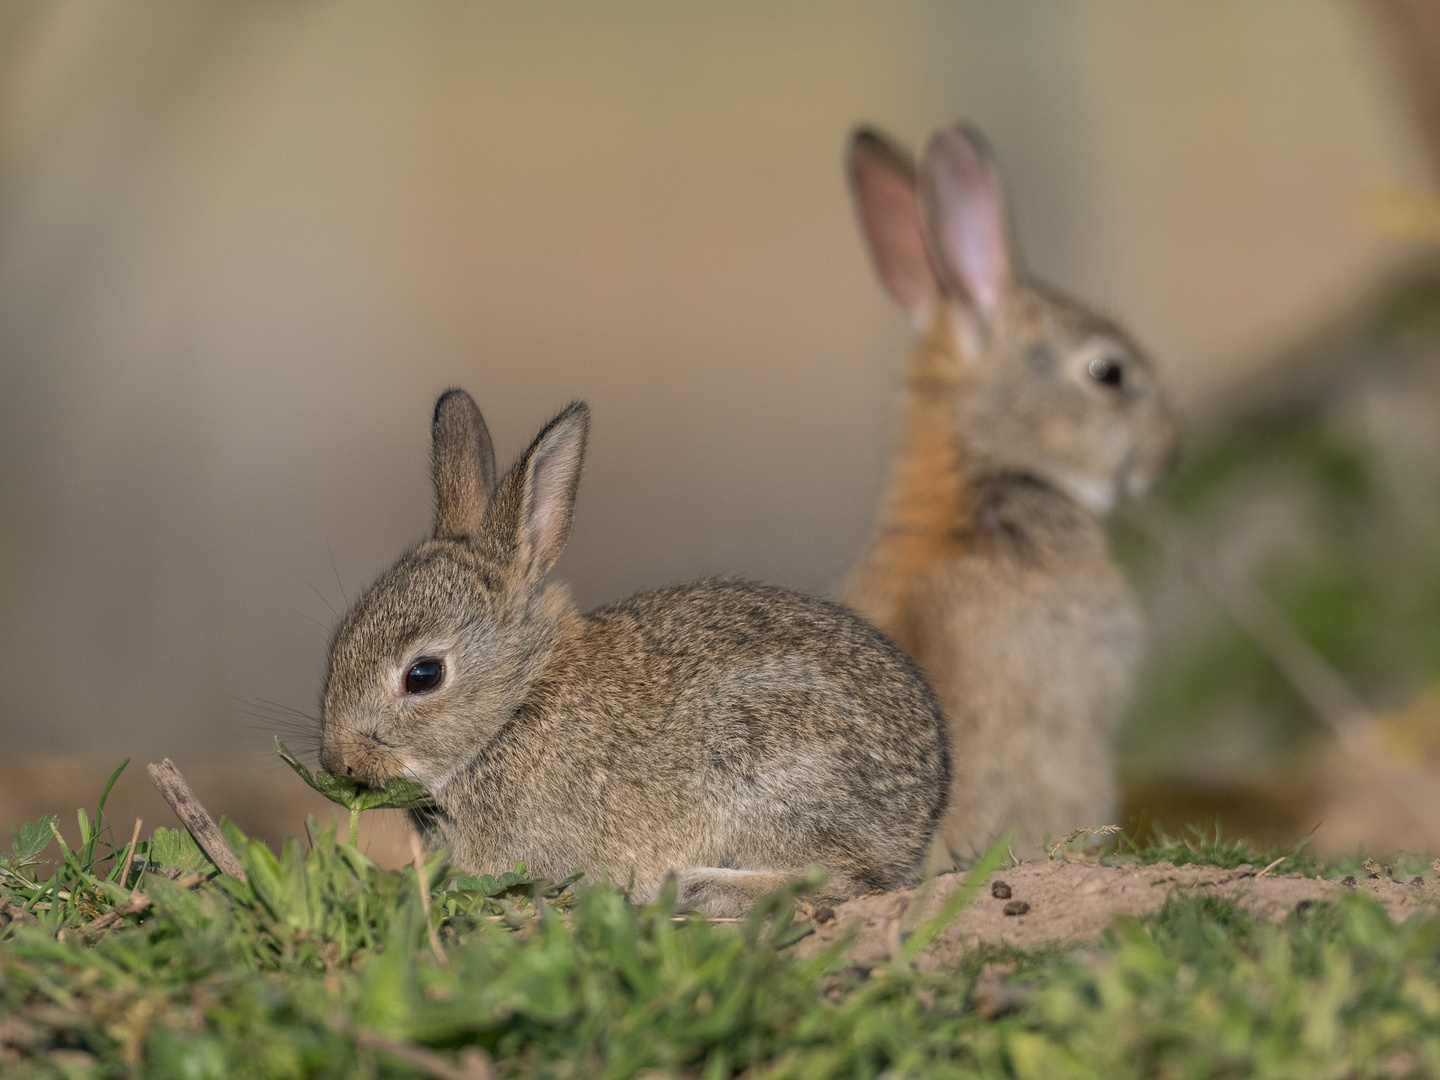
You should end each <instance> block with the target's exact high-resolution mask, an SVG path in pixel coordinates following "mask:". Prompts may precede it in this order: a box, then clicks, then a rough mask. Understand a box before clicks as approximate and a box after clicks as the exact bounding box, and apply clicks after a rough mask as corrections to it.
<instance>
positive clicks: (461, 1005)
mask: <svg viewBox="0 0 1440 1080" xmlns="http://www.w3.org/2000/svg"><path fill="white" fill-rule="evenodd" d="M80 825H81V835H82V842H81V844H80V846H79V847H78V848H69V847H66V848H64V849H63V850H62V849H61V848H60V847H59V846H58V845H59V841H58V833H57V832H56V831H55V830H54V829H53V828H52V821H51V820H50V819H47V820H44V821H42V822H39V823H36V824H33V825H30V826H26V827H25V828H24V829H22V830H21V831H20V833H19V835H18V836H17V837H16V838H15V841H14V845H13V848H12V851H11V853H10V854H9V855H7V856H0V903H6V904H9V905H14V907H21V908H24V909H25V910H26V911H27V912H29V913H31V915H32V916H33V919H34V921H30V919H29V918H28V917H22V918H21V919H18V920H15V921H12V922H11V923H10V924H9V925H8V927H7V928H6V929H4V930H0V1046H3V1050H0V1055H3V1056H0V1074H3V1075H4V1076H6V1077H11V1076H14V1077H30V1076H36V1077H40V1076H44V1077H69V1076H154V1077H176V1078H186V1080H200V1078H205V1077H247V1076H256V1077H312V1076H313V1077H356V1076H360V1077H367V1076H369V1077H401V1076H407V1077H420V1076H438V1075H460V1074H459V1073H458V1072H457V1071H456V1070H457V1069H458V1066H457V1064H456V1062H458V1061H460V1060H461V1055H462V1053H463V1052H465V1049H466V1048H468V1047H479V1048H482V1049H483V1050H484V1052H485V1054H487V1055H488V1056H489V1057H490V1058H491V1059H492V1060H493V1068H494V1070H495V1074H496V1075H498V1076H525V1077H531V1076H534V1077H575V1078H581V1077H584V1078H607V1077H614V1078H621V1077H636V1076H677V1077H697V1078H703V1080H715V1078H722V1077H735V1076H741V1075H743V1076H745V1077H748V1078H762V1077H764V1078H781V1077H787V1078H796V1080H801V1078H803V1080H811V1078H815V1080H819V1078H826V1077H864V1078H877V1080H878V1078H880V1077H886V1078H891V1080H899V1078H901V1077H1015V1078H1020V1080H1032V1078H1033V1080H1063V1078H1066V1077H1085V1078H1089V1077H1095V1078H1101V1077H1103V1078H1105V1080H1114V1078H1124V1077H1137V1078H1138V1077H1176V1078H1181V1077H1231V1076H1233V1077H1242V1076H1245V1077H1249V1076H1261V1077H1296V1078H1305V1080H1309V1078H1311V1077H1332V1076H1333V1077H1341V1076H1343V1077H1350V1076H1354V1077H1370V1076H1375V1077H1380V1076H1411V1075H1413V1076H1424V1075H1435V1074H1437V1073H1440V978H1437V976H1440V963H1437V957H1440V919H1437V918H1422V917H1416V918H1413V919H1411V920H1410V921H1409V922H1407V923H1405V924H1403V925H1396V924H1394V923H1392V922H1391V921H1390V920H1389V918H1388V917H1387V916H1386V915H1385V913H1384V912H1383V910H1381V909H1380V908H1379V907H1378V906H1376V905H1375V904H1373V903H1372V902H1370V901H1369V900H1367V899H1366V898H1365V897H1363V896H1360V895H1354V896H1352V895H1345V896H1342V897H1341V898H1339V899H1337V900H1336V901H1335V902H1334V903H1331V904H1329V905H1319V906H1315V907H1312V908H1309V909H1308V910H1306V911H1303V912H1296V913H1295V914H1292V915H1291V916H1290V917H1289V918H1287V919H1286V920H1285V921H1283V922H1280V923H1275V924H1272V923H1268V922H1263V921H1252V920H1251V919H1250V918H1249V917H1248V916H1247V915H1246V914H1245V913H1244V912H1242V911H1240V910H1239V909H1238V908H1236V907H1235V906H1234V905H1233V904H1229V903H1225V902H1217V901H1215V900H1213V899H1210V900H1205V899H1192V900H1179V899H1177V900H1173V901H1172V902H1171V903H1169V904H1168V905H1167V906H1166V907H1165V908H1164V909H1163V910H1161V911H1160V912H1159V913H1157V914H1156V915H1155V916H1153V917H1150V918H1147V919H1144V920H1122V921H1119V922H1117V923H1116V924H1115V926H1114V927H1113V929H1112V930H1111V931H1110V932H1109V934H1108V935H1107V936H1106V937H1105V938H1104V939H1103V940H1101V941H1100V942H1098V943H1094V944H1093V945H1089V946H1085V947H1083V948H1061V947H1051V948H1047V949H1043V950H1037V951H1033V952H1022V951H1016V950H996V949H977V950H974V951H972V952H970V953H969V954H967V955H966V956H965V957H963V958H962V959H961V960H960V961H959V962H958V963H956V964H953V965H947V966H941V967H938V968H936V967H931V966H929V965H927V964H925V963H923V962H922V963H919V964H916V963H913V962H910V961H909V959H908V953H913V952H915V951H917V950H914V949H911V950H908V951H907V956H906V957H902V959H901V960H897V961H894V962H891V963H889V964H885V965H881V966H879V967H875V968H862V967H857V966H854V965H852V964H849V963H848V962H847V961H846V959H845V957H844V956H843V955H841V954H839V953H838V952H836V953H831V954H827V955H823V956H820V957H818V958H814V959H811V960H807V961H802V960H799V959H797V958H796V956H795V955H794V953H793V951H792V950H790V949H788V945H789V944H791V943H792V942H793V941H794V940H796V939H797V938H798V937H800V936H802V935H804V934H805V933H807V932H808V930H809V925H808V923H806V922H805V921H804V920H803V919H801V918H800V917H799V916H798V914H797V905H796V903H795V900H794V896H793V895H792V894H790V893H780V894H776V895H774V896H772V897H770V898H769V899H768V900H767V901H766V902H765V903H764V904H763V906H762V908H761V909H760V910H758V911H757V912H756V913H755V914H754V915H753V916H752V917H751V918H750V919H748V920H746V921H744V922H740V923H711V922H707V921H706V920H704V919H701V918H698V917H687V916H683V915H677V914H676V912H675V910H674V902H673V897H671V896H663V897H661V898H660V899H659V900H658V901H657V902H655V903H652V904H649V905H647V906H644V907H638V906H635V905H632V904H631V903H629V902H628V900H627V899H626V897H625V895H624V894H623V891H621V890H618V889H616V888H613V887H608V886H597V887H593V888H583V889H582V888H574V887H573V883H566V882H555V883H552V882H546V881H536V880H533V879H531V878H530V877H528V876H527V875H526V874H525V873H524V871H523V868H520V869H519V871H518V872H517V873H515V874H507V875H505V876H504V877H502V878H501V879H498V880H496V879H491V878H483V879H475V878H473V877H466V876H463V875H458V874H456V873H455V872H453V871H451V870H450V869H448V868H446V867H444V866H443V865H441V864H440V863H439V862H438V861H436V860H432V862H431V863H430V864H429V865H428V866H427V867H426V868H425V874H426V877H427V881H428V884H429V887H430V890H431V892H432V894H433V903H432V908H431V914H430V920H431V923H432V925H433V926H434V927H436V928H437V929H438V930H439V936H440V941H441V948H442V949H443V956H444V962H443V963H442V962H441V960H440V959H438V958H437V955H436V953H435V951H434V950H433V948H432V946H431V944H430V939H429V932H428V929H427V926H426V916H425V914H424V911H423V907H422V902H421V894H420V889H419V882H418V881H417V878H416V872H415V870H414V869H409V868H407V869H405V870H400V871H387V870H381V869H379V868H378V867H376V866H375V865H373V864H372V863H371V862H370V861H369V860H368V859H367V858H366V857H365V856H364V855H363V854H362V853H361V852H360V851H358V850H357V849H356V848H355V847H353V846H352V845H350V844H349V843H347V842H345V840H344V839H343V838H339V837H337V836H336V834H335V831H334V829H333V827H331V828H326V829H321V828H319V827H318V826H315V825H314V824H313V823H312V825H311V827H310V830H309V834H310V836H311V837H312V842H311V843H310V845H309V847H308V850H304V848H303V846H302V844H300V843H299V842H296V841H287V843H286V844H285V845H284V846H283V848H282V850H281V851H280V852H279V853H278V854H276V853H273V852H271V851H270V850H268V849H267V848H266V847H265V846H264V845H263V844H261V843H259V842H257V841H253V840H249V839H247V838H245V837H243V836H242V835H240V833H239V832H238V830H235V829H234V828H233V827H227V829H228V835H229V837H230V840H231V843H232V846H233V847H234V848H235V849H236V850H237V852H238V853H239V855H240V857H241V860H242V862H243V863H244V865H245V869H246V872H247V875H248V877H249V881H248V883H246V884H242V883H240V882H239V881H237V880H236V879H233V878H227V877H224V876H220V875H218V873H217V872H216V871H215V870H214V868H213V867H211V866H210V865H209V863H208V861H207V860H206V859H205V856H204V855H203V853H201V852H200V851H199V850H198V849H197V848H196V847H195V846H194V844H193V841H191V840H190V838H189V836H188V835H187V834H183V833H177V832H175V831H172V830H156V832H155V833H154V834H153V835H152V836H151V837H149V838H147V839H146V840H143V841H141V843H140V844H139V845H138V847H137V852H138V853H137V857H136V864H139V863H141V862H144V863H145V866H146V868H145V869H144V870H143V871H141V870H140V869H139V867H138V865H137V866H135V867H132V868H130V869H128V870H127V869H126V868H125V867H123V866H122V865H121V864H122V863H123V862H124V849H125V847H126V846H127V844H128V837H125V838H121V839H119V840H117V839H116V838H115V837H114V836H113V835H112V834H111V833H110V831H109V829H108V826H107V825H106V820H105V815H104V810H103V805H102V806H101V807H99V808H97V812H96V813H95V814H94V815H89V814H85V815H83V816H82V818H81V821H80ZM47 852H48V853H50V854H54V853H56V852H58V853H59V855H60V858H59V861H58V862H57V863H56V864H55V865H54V868H53V870H52V871H51V872H50V873H48V874H44V875H43V876H42V875H40V874H39V873H37V870H38V868H39V867H40V866H41V864H40V863H39V861H38V860H39V859H40V858H41V857H42V856H44V855H46V854H47ZM1267 854H1269V853H1266V852H1262V851H1256V850H1254V849H1252V848H1250V847H1249V846H1248V845H1245V844H1244V843H1243V842H1230V841H1224V842H1222V841H1221V840H1220V839H1219V837H1218V836H1215V837H1209V836H1205V835H1202V834H1198V833H1197V834H1195V835H1193V836H1191V837H1189V838H1188V842H1186V841H1177V840H1172V839H1168V838H1160V839H1159V840H1157V841H1155V842H1153V843H1145V844H1141V843H1138V842H1134V841H1123V842H1121V843H1120V844H1119V845H1117V846H1115V847H1113V848H1112V849H1111V854H1110V855H1109V856H1108V857H1109V858H1111V859H1120V860H1140V861H1148V862H1153V861H1159V860H1162V859H1169V860H1171V861H1200V862H1213V863H1217V864H1220V865H1238V863H1240V862H1250V863H1252V864H1259V863H1261V862H1262V861H1269V860H1268V859H1267V858H1266V856H1267ZM1277 854H1278V853H1277ZM1270 857H1272V858H1273V857H1275V856H1274V855H1272V856H1270ZM1290 857H1291V858H1294V859H1295V860H1296V861H1297V863H1298V862H1299V861H1300V860H1303V859H1305V858H1306V856H1305V855H1304V853H1303V851H1302V852H1295V853H1291V855H1290ZM1314 865H1315V864H1313V863H1311V864H1307V868H1309V869H1313V868H1314ZM197 869H198V870H202V871H204V872H205V880H204V881H203V882H202V883H201V884H199V885H198V886H196V887H185V886H184V883H183V881H177V880H172V879H173V878H181V879H183V878H184V876H185V875H186V874H187V873H193V872H194V871H196V870H197ZM1327 869H1333V868H1327ZM132 889H133V890H139V891H143V892H144V894H145V895H146V896H148V897H149V899H150V900H151V901H152V902H153V903H152V906H150V907H148V908H146V909H145V910H143V911H141V912H138V913H135V914H129V915H126V916H125V917H124V918H123V920H121V921H120V923H119V925H117V926H115V927H114V928H112V929H109V930H105V931H101V932H98V933H97V932H95V931H94V930H93V929H90V930H87V928H88V927H91V926H92V925H93V920H95V919H96V918H97V917H99V916H102V915H104V914H105V913H106V912H111V911H115V910H125V907H124V904H125V902H126V900H127V899H128V898H129V897H130V896H131V892H132ZM9 910H12V911H13V910H14V908H13V907H12V908H10V909H9ZM997 971H999V972H1005V973H1007V974H1006V975H1004V977H1005V978H1007V979H1008V980H1009V982H1010V983H1012V984H1014V985H1016V986H1018V987H1020V988H1022V993H1021V994H1020V995H1019V997H1018V999H1017V1002H1016V1004H1015V1007H1013V1008H1012V1009H1011V1010H1010V1011H1008V1012H1005V1013H1003V1014H1002V1015H998V1016H997V1015H994V1012H995V1011H994V1010H993V1009H982V1008H977V1007H976V1005H977V998H976V996H975V988H976V985H977V982H983V981H984V980H985V979H987V978H988V979H990V980H991V981H993V980H994V978H995V977H996V976H995V972H997ZM417 1053H418V1054H420V1055H421V1056H420V1057H419V1058H417V1057H416V1056H415V1055H416V1054H417ZM427 1053H428V1054H429V1055H431V1056H430V1057H425V1056H424V1055H425V1054H427ZM471 1053H473V1051H471ZM446 1069H448V1070H450V1072H449V1073H448V1074H447V1073H446V1072H445V1070H446ZM471 1075H483V1074H482V1073H480V1072H473V1073H472V1074H471Z"/></svg>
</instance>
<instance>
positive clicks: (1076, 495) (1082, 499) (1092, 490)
mask: <svg viewBox="0 0 1440 1080" xmlns="http://www.w3.org/2000/svg"><path fill="white" fill-rule="evenodd" d="M1054 483H1055V484H1056V486H1057V487H1059V488H1060V490H1061V491H1063V492H1065V494H1067V495H1069V496H1070V497H1071V498H1072V499H1074V500H1075V501H1076V502H1078V503H1079V504H1080V505H1081V506H1083V507H1085V509H1086V510H1089V511H1090V512H1091V513H1092V514H1094V515H1095V516H1096V517H1104V516H1106V515H1107V514H1109V513H1110V511H1111V510H1113V509H1114V508H1115V504H1116V503H1117V502H1118V501H1119V497H1120V492H1121V490H1122V489H1123V484H1122V482H1121V481H1120V479H1119V478H1118V477H1107V478H1103V479H1102V478H1099V477H1094V476H1083V475H1081V474H1079V473H1066V472H1060V473H1057V474H1055V476H1054Z"/></svg>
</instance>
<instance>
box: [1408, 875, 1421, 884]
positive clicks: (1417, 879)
mask: <svg viewBox="0 0 1440 1080" xmlns="http://www.w3.org/2000/svg"><path fill="white" fill-rule="evenodd" d="M1410 884H1411V885H1424V884H1425V879H1424V878H1423V877H1421V876H1420V875H1419V874H1416V875H1415V876H1414V877H1412V878H1411V879H1410Z"/></svg>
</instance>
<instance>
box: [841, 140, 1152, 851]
mask: <svg viewBox="0 0 1440 1080" xmlns="http://www.w3.org/2000/svg"><path fill="white" fill-rule="evenodd" d="M848 167H849V173H850V182H851V189H852V192H853V195H854V199H855V204H856V210H857V212H858V216H859V219H860V224H861V229H862V232H863V233H864V235H865V238H866V241H867V242H868V245H869V249H870V254H871V257H872V260H873V262H874V265H875V268H876V271H877V273H878V274H879V277H880V279H881V282H882V283H883V284H884V286H885V288H886V290H887V291H888V292H889V294H890V295H891V297H892V298H893V299H894V300H895V301H896V302H897V303H898V304H899V305H900V306H901V307H902V308H903V309H904V311H905V312H906V314H908V315H909V317H910V322H911V324H912V326H913V327H914V330H915V334H916V342H915V346H914V351H913V353H912V356H911V359H910V362H909V367H908V371H907V373H906V382H905V389H904V393H903V397H902V410H903V411H902V420H901V428H900V438H899V445H898V447H897V452H896V455H895V458H894V461H893V463H892V468H891V474H890V479H889V482H888V485H887V489H886V494H885V497H884V502H883V506H882V509H881V512H880V515H879V520H878V522H877V526H876V529H875V532H874V534H873V536H872V538H871V540H870V543H869V547H868V549H867V550H866V551H865V553H864V554H863V555H862V556H861V558H860V559H859V561H858V562H857V563H856V565H855V567H854V568H853V569H852V571H851V574H850V577H849V579H848V581H847V583H846V586H845V592H844V598H845V601H846V602H847V603H848V604H849V605H850V606H851V607H853V608H854V609H855V610H857V611H859V612H860V613H861V614H863V615H865V616H866V617H868V618H869V619H871V620H872V621H873V622H874V623H875V624H876V625H877V626H878V627H880V629H882V630H884V631H885V632H886V633H887V634H889V635H890V637H891V638H892V639H893V640H894V641H895V642H896V643H897V644H898V645H899V646H900V647H901V648H902V649H904V650H905V651H906V652H907V653H909V655H910V656H911V657H912V658H914V660H915V661H916V662H917V663H918V664H919V665H920V667H921V669H922V670H923V671H924V672H925V674H926V676H927V677H928V678H929V679H930V681H931V684H932V685H933V686H934V688H935V693H936V695H937V697H938V698H939V700H940V704H941V708H942V709H943V710H944V712H945V714H946V716H947V722H948V724H949V741H950V755H951V761H952V762H953V763H954V768H955V774H954V782H953V785H952V788H951V796H950V807H949V810H948V812H947V814H946V817H945V820H944V822H943V823H942V825H941V828H940V833H939V837H938V839H937V845H936V851H935V853H934V857H933V859H932V867H933V868H938V867H941V866H948V865H950V863H951V861H952V860H953V859H954V858H955V857H956V856H960V855H968V854H970V853H971V852H974V851H976V850H979V849H983V847H984V846H985V845H986V844H987V843H989V842H990V841H992V840H993V839H994V838H995V837H996V836H997V835H998V834H999V833H1001V832H1002V831H1003V830H1005V829H1011V830H1014V838H1015V846H1016V847H1017V848H1020V849H1021V850H1025V849H1033V845H1035V844H1037V843H1039V842H1041V841H1042V840H1043V839H1044V838H1045V837H1046V836H1051V837H1058V836H1061V835H1063V834H1064V833H1066V832H1069V831H1070V830H1072V829H1074V828H1076V827H1081V826H1093V825H1099V824H1102V823H1106V822H1109V821H1112V820H1113V819H1114V815H1115V811H1116V801H1117V800H1116V787H1115V779H1114V775H1113V765H1112V761H1111V755H1110V739H1111V735H1112V729H1113V726H1114V722H1115V720H1116V716H1117V713H1118V710H1119V706H1120V703H1121V699H1122V697H1123V694H1124V692H1125V689H1126V684H1127V682H1128V680H1129V676H1130V672H1131V669H1132V667H1133V665H1134V662H1135V659H1136V656H1137V653H1138V649H1139V643H1140V632H1141V625H1140V616H1139V613H1138V610H1137V608H1136V606H1135V603H1134V601H1133V600H1132V598H1131V595H1130V592H1129V589H1128V588H1127V586H1126V583H1125V581H1124V579H1123V578H1122V576H1121V574H1120V572H1119V570H1118V569H1117V568H1116V566H1115V565H1114V564H1113V563H1112V561H1111V559H1110V555H1109V551H1108V545H1107V541H1106V535H1105V531H1104V528H1103V526H1102V523H1101V519H1102V517H1103V516H1104V515H1105V514H1106V513H1107V512H1108V511H1109V510H1110V509H1111V507H1112V506H1113V505H1114V504H1115V503H1116V502H1117V501H1118V500H1119V499H1122V498H1126V497H1131V496H1136V495H1139V494H1140V493H1142V492H1143V491H1144V490H1145V489H1146V488H1147V487H1148V486H1149V485H1150V483H1151V482H1152V481H1153V480H1154V479H1156V478H1157V477H1158V475H1159V474H1160V473H1161V472H1162V471H1163V470H1164V468H1165V467H1166V465H1167V463H1168V461H1169V458H1170V457H1171V454H1172V450H1173V447H1174V443H1175V436H1176V425H1175V420H1174V416H1173V414H1172V412H1171V409H1170V406H1169V405H1168V403H1167V401H1166V398H1165V395H1164V393H1163V391H1162V389H1161V387H1160V384H1159V381H1158V379H1157V377H1156V374H1155V372H1154V369H1153V368H1152V367H1151V364H1150V362H1149V360H1147V359H1146V357H1145V355H1144V354H1143V353H1142V352H1141V351H1140V349H1139V348H1138V347H1137V346H1136V345H1135V343H1134V342H1133V341H1132V340H1131V339H1130V337H1129V336H1128V335H1127V334H1126V333H1125V332H1124V330H1122V329H1121V328H1120V327H1118V326H1117V325H1115V323H1113V322H1111V321H1110V320H1108V319H1106V318H1104V317H1102V316H1099V315H1097V314H1095V313H1094V312H1092V311H1090V310H1088V309H1087V308H1086V307H1084V306H1083V305H1081V304H1078V303H1076V302H1075V301H1073V300H1069V299H1067V298H1065V297H1062V296H1060V295H1058V294H1056V293H1055V292H1053V291H1052V290H1050V289H1049V288H1047V287H1046V286H1044V285H1042V284H1040V283H1039V282H1037V281H1035V280H1034V279H1032V278H1030V277H1028V276H1027V275H1026V273H1025V271H1024V268H1023V266H1022V265H1021V262H1020V255H1019V252H1018V250H1017V249H1016V246H1015V243H1014V240H1013V237H1012V234H1011V230H1010V225H1009V221H1008V218H1007V215H1006V209H1005V202H1004V194H1003V190H1002V187H1001V182H1000V177H999V174H998V172H997V171H996V168H995V165H994V162H993V160H992V157H991V155H990V153H989V150H988V149H987V147H986V144H985V142H984V139H983V138H982V137H981V136H980V135H979V133H978V132H976V131H974V130H973V129H970V128H968V127H965V126H957V127H953V128H946V129H942V130H940V131H938V132H936V133H935V134H934V135H933V136H932V137H931V139H930V141H929V144H928V145H927V146H926V148H925V152H924V155H923V158H922V160H921V162H920V167H919V170H918V178H917V170H916V168H915V166H914V165H913V164H912V163H911V159H910V157H909V155H908V154H907V153H906V152H905V151H904V150H903V149H900V148H899V147H897V146H895V145H894V144H893V143H892V142H890V141H889V140H888V139H887V138H885V137H884V136H882V135H880V134H878V133H876V132H874V131H870V130H865V129H861V130H858V131H857V132H855V134H854V135H853V136H852V137H851V140H850V144H849V153H848ZM917 180H918V182H917Z"/></svg>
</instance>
